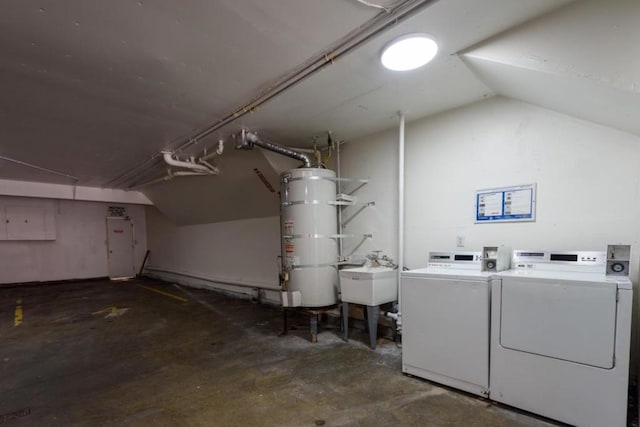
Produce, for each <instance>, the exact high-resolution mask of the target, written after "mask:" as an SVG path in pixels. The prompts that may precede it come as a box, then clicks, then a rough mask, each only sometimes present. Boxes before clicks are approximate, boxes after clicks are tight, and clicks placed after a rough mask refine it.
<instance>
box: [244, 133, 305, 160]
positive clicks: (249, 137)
mask: <svg viewBox="0 0 640 427" xmlns="http://www.w3.org/2000/svg"><path fill="white" fill-rule="evenodd" d="M254 145H257V146H258V147H261V148H264V149H265V150H269V151H273V152H274V153H278V154H282V155H283V156H287V157H291V158H292V159H296V160H300V161H301V162H302V163H304V167H305V168H310V167H311V157H310V156H309V155H308V154H305V153H300V152H298V151H295V150H292V149H290V148H287V147H283V146H282V145H277V144H273V143H271V142H269V141H265V140H264V139H261V138H259V137H258V135H257V134H255V133H253V132H247V131H246V130H242V132H241V133H240V139H239V140H238V143H237V144H236V149H237V150H251V149H253V146H254Z"/></svg>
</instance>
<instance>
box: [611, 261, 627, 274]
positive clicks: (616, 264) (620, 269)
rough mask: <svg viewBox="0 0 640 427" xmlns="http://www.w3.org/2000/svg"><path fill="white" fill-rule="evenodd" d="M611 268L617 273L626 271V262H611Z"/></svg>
mask: <svg viewBox="0 0 640 427" xmlns="http://www.w3.org/2000/svg"><path fill="white" fill-rule="evenodd" d="M611 270H613V271H614V272H616V273H622V272H623V271H624V264H621V263H619V262H614V263H613V264H611Z"/></svg>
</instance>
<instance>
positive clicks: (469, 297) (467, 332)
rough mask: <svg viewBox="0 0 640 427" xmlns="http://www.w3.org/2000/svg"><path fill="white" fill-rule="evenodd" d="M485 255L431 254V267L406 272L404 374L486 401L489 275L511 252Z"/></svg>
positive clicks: (403, 282) (402, 280) (493, 250)
mask: <svg viewBox="0 0 640 427" xmlns="http://www.w3.org/2000/svg"><path fill="white" fill-rule="evenodd" d="M499 249H500V250H499ZM483 252H484V254H485V255H487V254H488V255H489V257H485V260H484V268H485V269H487V270H492V271H482V270H483V256H482V255H483ZM483 252H432V253H430V254H429V264H428V267H427V268H424V269H417V270H409V271H405V272H402V273H401V278H400V286H401V296H402V297H401V307H400V312H401V314H402V371H403V372H404V373H407V374H411V375H415V376H418V377H420V378H425V379H427V380H431V381H435V382H438V383H441V384H445V385H448V386H450V387H454V388H457V389H460V390H464V391H467V392H470V393H474V394H477V395H480V396H485V397H486V396H487V395H488V390H489V331H490V329H489V327H490V324H489V321H490V305H489V304H490V292H491V276H492V275H493V274H495V271H496V270H497V269H498V268H504V267H502V266H503V265H504V264H505V263H504V262H503V259H504V258H505V257H504V255H499V254H504V253H506V252H507V249H506V248H498V247H493V248H485V249H484V250H483ZM509 256H510V251H508V253H507V255H506V262H507V265H506V268H508V262H509Z"/></svg>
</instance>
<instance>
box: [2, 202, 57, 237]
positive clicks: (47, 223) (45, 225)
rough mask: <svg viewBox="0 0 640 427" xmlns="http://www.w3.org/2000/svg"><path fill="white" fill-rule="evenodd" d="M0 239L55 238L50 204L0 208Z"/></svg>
mask: <svg viewBox="0 0 640 427" xmlns="http://www.w3.org/2000/svg"><path fill="white" fill-rule="evenodd" d="M0 217H3V218H1V219H2V222H3V223H4V227H2V229H0V231H1V232H0V240H55V239H56V227H55V213H54V211H53V209H52V206H48V205H47V206H44V205H43V206H7V207H5V208H4V209H2V210H0Z"/></svg>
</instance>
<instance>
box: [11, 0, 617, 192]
mask: <svg viewBox="0 0 640 427" xmlns="http://www.w3.org/2000/svg"><path fill="white" fill-rule="evenodd" d="M386 3H389V1H387V2H386ZM568 3H570V1H569V0H536V1H531V0H483V1H478V0H441V1H439V2H437V3H435V4H434V5H433V6H430V7H428V8H426V9H424V10H423V11H421V12H420V13H419V14H418V15H416V16H414V17H412V18H411V19H409V20H407V21H403V22H401V23H399V24H397V25H396V26H394V27H392V28H391V29H390V30H389V31H388V32H387V33H386V34H384V35H382V36H379V37H377V38H375V39H373V40H371V41H370V42H368V44H366V45H365V46H363V47H361V48H360V49H358V50H357V51H356V52H354V53H352V54H350V55H349V56H347V57H345V58H341V59H340V60H339V61H337V62H336V63H335V64H334V65H332V66H330V67H327V68H325V69H324V70H322V71H320V72H319V73H317V74H315V75H314V76H312V77H311V78H309V79H307V80H305V81H303V82H302V83H301V84H299V85H298V86H295V87H294V88H293V89H291V90H289V91H288V92H286V93H285V94H283V95H281V96H280V97H279V98H276V99H275V100H274V101H272V102H270V103H269V104H267V105H265V106H264V107H262V108H260V109H259V110H258V111H256V112H255V113H253V114H251V115H248V116H245V117H243V118H242V119H241V120H238V121H236V122H235V123H233V124H231V125H230V126H228V127H227V128H225V129H222V130H221V131H220V133H219V134H218V135H212V137H211V142H213V140H215V139H216V138H217V137H218V136H221V137H227V136H228V134H229V133H230V132H232V131H234V130H236V129H238V128H240V127H241V126H248V127H250V128H252V129H254V130H258V131H260V132H262V134H263V135H267V136H268V137H269V138H270V139H271V140H275V141H278V142H282V143H286V144H295V145H302V144H305V143H309V142H310V141H311V140H312V138H313V136H314V135H317V134H318V133H322V132H324V131H326V130H332V131H333V132H334V134H335V135H336V137H337V138H340V139H345V138H346V139H351V138H356V137H360V136H364V135H366V134H370V133H372V132H375V131H377V130H380V129H383V128H388V127H390V126H393V125H394V123H395V122H394V120H395V119H394V116H395V113H396V112H397V111H398V110H403V111H405V112H406V113H407V115H408V118H409V119H413V118H417V117H421V116H426V115H429V114H434V113H437V112H440V111H444V110H447V109H450V108H453V107H457V106H460V105H464V104H467V103H470V102H474V101H477V100H479V99H482V98H483V97H487V96H491V95H493V94H494V93H495V92H500V91H501V90H502V89H503V88H502V87H500V86H499V85H498V84H496V82H495V79H491V78H488V77H487V76H486V75H485V74H486V73H484V72H482V70H480V68H482V66H478V67H473V66H472V67H471V68H469V67H468V66H467V63H465V62H463V61H462V60H461V59H460V58H459V57H458V56H457V55H455V53H457V52H459V51H461V50H465V49H467V48H469V47H470V46H473V45H477V44H478V43H480V42H482V41H483V40H486V39H487V38H490V37H493V36H495V35H496V34H500V33H502V32H503V31H505V30H507V29H510V28H514V27H517V26H518V25H520V24H522V23H523V22H526V21H529V20H531V19H533V18H535V17H538V16H541V15H544V14H546V13H548V12H550V11H552V10H554V9H557V8H558V7H561V6H563V5H565V4H568ZM577 3H584V2H582V1H580V2H577ZM607 3H608V2H607ZM570 7H571V6H570ZM2 12H3V13H2V14H0V49H1V51H2V52H3V54H2V56H0V93H2V94H3V95H2V97H0V141H2V142H1V143H0V156H7V157H11V158H15V159H19V160H22V161H26V162H30V163H34V164H37V165H40V166H43V167H46V168H51V169H56V170H59V171H61V172H64V173H67V174H71V175H75V176H78V177H79V178H80V183H81V184H84V185H100V184H104V183H105V182H108V181H109V180H110V179H112V178H114V177H115V176H117V175H119V174H120V173H122V172H124V171H126V170H129V169H130V168H132V167H133V166H134V165H136V164H139V163H140V162H142V161H144V160H146V159H148V158H149V157H150V156H151V155H152V154H154V153H157V152H158V151H159V150H161V149H162V148H163V147H165V146H167V145H168V144H170V143H171V142H172V141H181V140H183V139H184V138H187V137H188V135H189V134H190V132H192V131H193V130H194V129H196V128H200V127H202V126H205V125H207V124H210V123H215V122H216V121H217V120H219V119H220V118H221V117H224V116H225V115H227V114H229V113H230V112H232V111H234V109H236V108H237V107H239V106H241V105H243V104H244V103H246V102H247V101H248V100H250V99H251V98H252V97H253V96H255V95H256V94H257V93H258V92H259V91H260V90H262V89H264V88H265V87H267V86H268V84H269V83H270V82H272V81H273V80H274V79H276V78H278V77H280V76H281V75H282V74H283V73H285V72H286V71H288V70H291V69H293V68H294V67H296V66H297V65H299V64H301V63H302V62H303V61H304V60H305V59H307V58H309V57H310V56H312V55H314V54H317V53H318V52H321V51H322V50H323V47H326V46H328V45H330V44H331V43H332V42H334V41H335V40H338V39H340V38H341V37H342V36H343V35H345V34H346V33H348V32H350V31H351V30H353V29H355V28H356V27H358V26H360V25H362V24H363V23H365V22H366V21H367V20H369V19H371V18H373V17H374V16H375V15H376V14H377V13H381V12H380V11H379V10H377V9H373V8H369V7H366V6H364V5H362V4H360V3H358V2H357V1H356V0H277V1H275V0H274V1H269V2H266V1H261V0H217V1H215V2H211V1H206V0H182V1H179V2H177V1H172V0H154V1H149V0H147V1H125V0H117V1H110V2H104V1H99V0H66V1H65V2H54V1H52V0H22V1H18V0H14V1H11V2H8V3H7V4H4V5H3V11H2ZM561 12H562V10H561V11H559V13H561ZM555 15H556V14H555V13H552V14H550V15H548V17H544V18H542V19H543V20H547V19H549V20H551V21H553V19H555V18H553V17H554V16H555ZM563 19H564V18H563ZM574 20H575V21H577V22H578V24H579V21H580V19H577V18H576V19H574ZM551 21H550V22H551ZM414 31H419V32H428V33H431V34H433V35H434V36H435V37H436V38H437V39H438V41H439V42H440V46H441V50H440V53H439V55H438V57H437V58H436V60H435V61H434V62H433V63H432V64H430V65H429V66H427V67H425V68H422V69H420V70H416V71H413V72H409V73H405V74H398V73H393V72H390V71H386V70H384V69H383V68H382V67H381V66H380V64H379V61H378V55H379V52H380V49H381V48H382V46H383V45H384V44H385V43H387V42H388V41H389V40H390V39H391V38H393V37H394V36H396V35H400V34H404V33H408V32H414ZM507 34H509V33H507ZM496 40H500V38H497V39H496ZM520 41H521V40H520V39H516V40H515V41H514V45H513V46H519V45H518V42H520ZM492 43H493V42H492ZM523 43H524V44H525V47H526V39H525V41H524V42H523ZM490 45H491V44H489V45H488V46H490ZM543 47H544V46H543ZM563 49H564V51H566V50H569V51H570V50H571V46H568V47H565V48H563ZM564 51H559V52H558V54H559V55H560V56H562V55H563V54H564V53H567V52H564ZM476 72H479V75H480V77H481V78H480V79H479V78H478V77H477V76H476V74H475V73H476ZM490 74H491V72H490ZM203 144H204V143H203ZM223 159H224V157H223V158H222V159H221V161H222V160H223ZM251 173H253V172H252V171H251ZM0 178H8V179H27V180H28V179H31V180H38V181H43V180H46V181H51V182H60V178H57V177H55V176H53V175H49V176H46V174H44V177H43V174H42V173H40V172H37V173H36V172H33V173H31V172H30V170H28V169H22V168H21V167H18V166H16V165H12V166H9V165H8V164H7V162H3V161H0Z"/></svg>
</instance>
